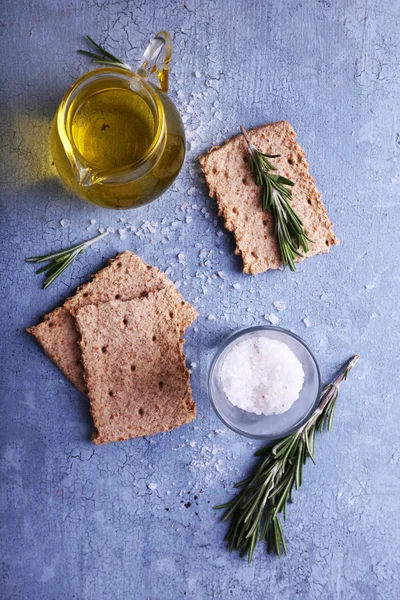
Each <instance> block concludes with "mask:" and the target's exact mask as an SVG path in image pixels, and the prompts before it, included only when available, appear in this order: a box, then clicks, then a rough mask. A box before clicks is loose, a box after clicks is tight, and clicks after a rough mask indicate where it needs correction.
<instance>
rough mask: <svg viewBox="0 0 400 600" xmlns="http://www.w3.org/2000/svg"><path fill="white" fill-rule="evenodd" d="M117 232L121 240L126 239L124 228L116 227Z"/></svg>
mask: <svg viewBox="0 0 400 600" xmlns="http://www.w3.org/2000/svg"><path fill="white" fill-rule="evenodd" d="M118 233H119V237H120V239H121V240H126V238H127V235H126V231H125V229H118Z"/></svg>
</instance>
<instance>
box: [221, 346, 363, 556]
mask: <svg viewBox="0 0 400 600" xmlns="http://www.w3.org/2000/svg"><path fill="white" fill-rule="evenodd" d="M359 358H360V357H359V356H358V355H356V356H354V357H353V358H352V359H351V360H350V361H349V362H348V363H347V364H346V365H345V366H344V367H343V369H342V370H341V372H340V373H339V375H338V376H337V378H336V379H335V380H334V381H333V382H332V383H330V384H328V385H327V386H326V387H325V388H324V390H323V391H322V394H321V398H320V403H319V405H318V408H317V409H316V410H315V412H314V413H313V414H312V416H311V417H310V418H309V419H308V421H307V422H306V423H305V424H304V425H303V426H302V427H300V428H299V429H298V430H297V431H296V432H295V433H292V434H291V435H288V436H286V437H285V438H283V439H281V440H279V441H278V442H276V443H275V444H274V445H273V446H272V447H271V446H265V447H264V448H261V449H260V450H258V451H257V452H256V453H255V456H263V460H262V461H261V463H260V464H259V465H258V466H257V468H256V469H255V470H254V471H253V473H252V474H251V475H250V476H249V477H247V478H246V479H245V480H243V481H241V482H239V483H236V484H235V486H234V487H235V488H242V490H241V491H240V492H239V493H238V494H237V495H236V497H235V498H233V499H232V500H231V501H230V502H227V503H226V504H220V505H219V506H215V508H217V509H227V512H226V513H225V515H224V517H223V519H222V520H223V521H227V520H228V519H230V527H229V529H228V532H227V534H226V536H225V540H226V541H228V542H229V551H230V552H232V550H240V552H241V556H244V555H245V554H247V557H248V561H249V562H251V559H252V558H253V553H254V550H255V547H256V545H257V543H258V542H259V541H260V542H261V541H262V540H266V542H267V550H268V552H275V553H276V554H277V555H278V556H279V558H280V557H281V556H282V552H283V553H285V554H286V542H285V538H284V535H283V530H282V525H281V522H280V520H279V513H283V518H284V519H286V504H287V502H290V503H291V502H292V492H293V487H295V488H296V490H298V489H299V487H300V486H301V484H302V468H303V465H304V464H305V462H306V461H307V459H308V458H311V460H312V461H313V462H314V463H315V460H314V440H315V434H316V432H317V431H319V432H323V431H324V430H328V431H330V430H331V427H332V420H333V415H334V412H335V407H336V401H337V397H338V393H339V386H340V384H341V382H342V381H343V379H346V378H347V375H348V373H349V372H350V371H351V369H352V368H353V367H354V366H355V365H356V363H357V361H358V359H359Z"/></svg>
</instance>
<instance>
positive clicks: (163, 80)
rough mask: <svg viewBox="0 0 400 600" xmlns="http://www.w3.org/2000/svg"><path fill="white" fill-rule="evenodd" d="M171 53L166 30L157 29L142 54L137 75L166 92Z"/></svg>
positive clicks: (170, 39)
mask: <svg viewBox="0 0 400 600" xmlns="http://www.w3.org/2000/svg"><path fill="white" fill-rule="evenodd" d="M171 55H172V38H171V34H170V33H168V31H164V30H162V31H159V32H158V33H157V35H155V36H154V37H153V39H152V40H151V42H150V44H149V45H148V46H147V48H146V50H145V53H144V54H143V59H142V62H141V64H140V66H139V68H138V70H137V73H138V75H140V76H141V77H145V78H147V79H149V80H150V81H151V82H152V83H154V84H155V85H157V86H158V87H160V88H161V90H162V91H163V92H168V73H169V65H170V62H171Z"/></svg>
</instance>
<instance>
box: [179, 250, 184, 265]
mask: <svg viewBox="0 0 400 600" xmlns="http://www.w3.org/2000/svg"><path fill="white" fill-rule="evenodd" d="M178 261H179V262H180V263H183V262H184V261H185V255H184V253H183V252H180V253H179V254H178Z"/></svg>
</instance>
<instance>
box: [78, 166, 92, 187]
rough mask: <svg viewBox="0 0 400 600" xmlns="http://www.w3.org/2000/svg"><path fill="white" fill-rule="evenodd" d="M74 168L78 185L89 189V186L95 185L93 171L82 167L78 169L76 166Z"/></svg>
mask: <svg viewBox="0 0 400 600" xmlns="http://www.w3.org/2000/svg"><path fill="white" fill-rule="evenodd" d="M76 167H77V170H76V180H77V182H78V183H79V185H82V186H83V187H89V186H90V185H93V183H95V175H94V173H93V169H90V168H88V167H82V166H79V167H78V166H77V165H76Z"/></svg>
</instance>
